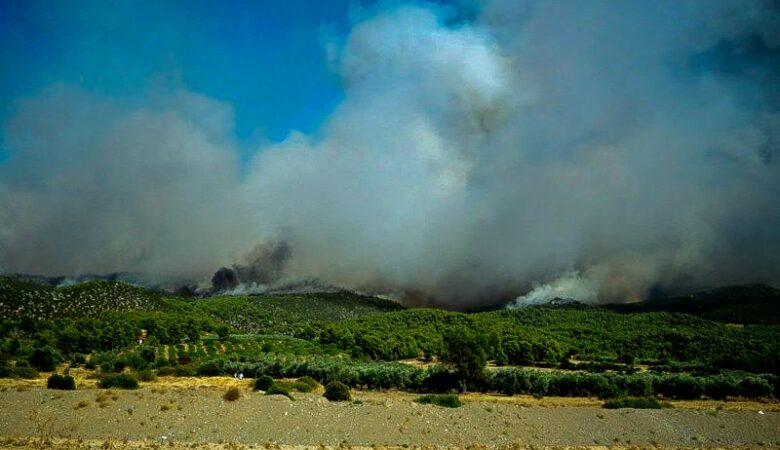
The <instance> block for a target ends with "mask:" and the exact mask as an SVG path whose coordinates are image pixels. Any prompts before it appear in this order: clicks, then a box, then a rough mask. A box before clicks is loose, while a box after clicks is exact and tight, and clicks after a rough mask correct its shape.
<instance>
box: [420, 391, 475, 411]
mask: <svg viewBox="0 0 780 450" xmlns="http://www.w3.org/2000/svg"><path fill="white" fill-rule="evenodd" d="M415 401H416V402H417V403H420V404H423V405H436V406H442V407H444V408H458V407H460V406H462V405H463V403H461V401H460V399H459V398H458V396H457V395H455V394H428V395H421V396H419V397H417V399H416V400H415Z"/></svg>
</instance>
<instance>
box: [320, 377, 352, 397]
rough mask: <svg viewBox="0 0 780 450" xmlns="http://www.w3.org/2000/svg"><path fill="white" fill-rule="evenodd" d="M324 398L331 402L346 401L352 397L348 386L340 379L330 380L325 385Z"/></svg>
mask: <svg viewBox="0 0 780 450" xmlns="http://www.w3.org/2000/svg"><path fill="white" fill-rule="evenodd" d="M325 398H327V399H328V400H330V401H332V402H348V401H350V400H351V399H352V395H351V394H350V392H349V387H348V386H347V385H346V384H344V383H342V382H340V381H331V382H330V383H328V385H327V386H325Z"/></svg>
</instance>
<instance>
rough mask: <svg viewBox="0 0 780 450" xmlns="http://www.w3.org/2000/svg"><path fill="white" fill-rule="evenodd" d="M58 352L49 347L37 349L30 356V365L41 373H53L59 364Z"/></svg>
mask: <svg viewBox="0 0 780 450" xmlns="http://www.w3.org/2000/svg"><path fill="white" fill-rule="evenodd" d="M59 359H60V358H59V355H58V354H57V351H56V350H54V349H53V348H51V347H49V346H48V345H46V346H43V347H39V348H36V349H35V350H33V352H32V354H31V355H30V365H31V366H33V367H35V368H36V369H38V370H40V371H41V372H51V371H53V370H54V369H55V368H56V367H57V363H58V362H59Z"/></svg>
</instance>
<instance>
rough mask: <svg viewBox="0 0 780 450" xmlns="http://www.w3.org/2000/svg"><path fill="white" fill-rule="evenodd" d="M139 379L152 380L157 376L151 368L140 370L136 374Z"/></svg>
mask: <svg viewBox="0 0 780 450" xmlns="http://www.w3.org/2000/svg"><path fill="white" fill-rule="evenodd" d="M136 376H137V377H138V380H139V381H154V380H156V379H157V377H156V376H155V375H154V372H152V371H151V370H142V371H140V372H138V373H137V374H136Z"/></svg>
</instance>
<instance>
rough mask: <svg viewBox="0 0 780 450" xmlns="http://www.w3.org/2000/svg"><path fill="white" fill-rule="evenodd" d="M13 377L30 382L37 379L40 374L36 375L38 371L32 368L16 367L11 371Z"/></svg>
mask: <svg viewBox="0 0 780 450" xmlns="http://www.w3.org/2000/svg"><path fill="white" fill-rule="evenodd" d="M13 376H14V377H16V378H24V379H27V380H32V379H35V378H38V377H39V376H40V374H39V373H38V370H36V369H34V368H32V367H26V366H21V367H20V366H16V367H14V369H13Z"/></svg>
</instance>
